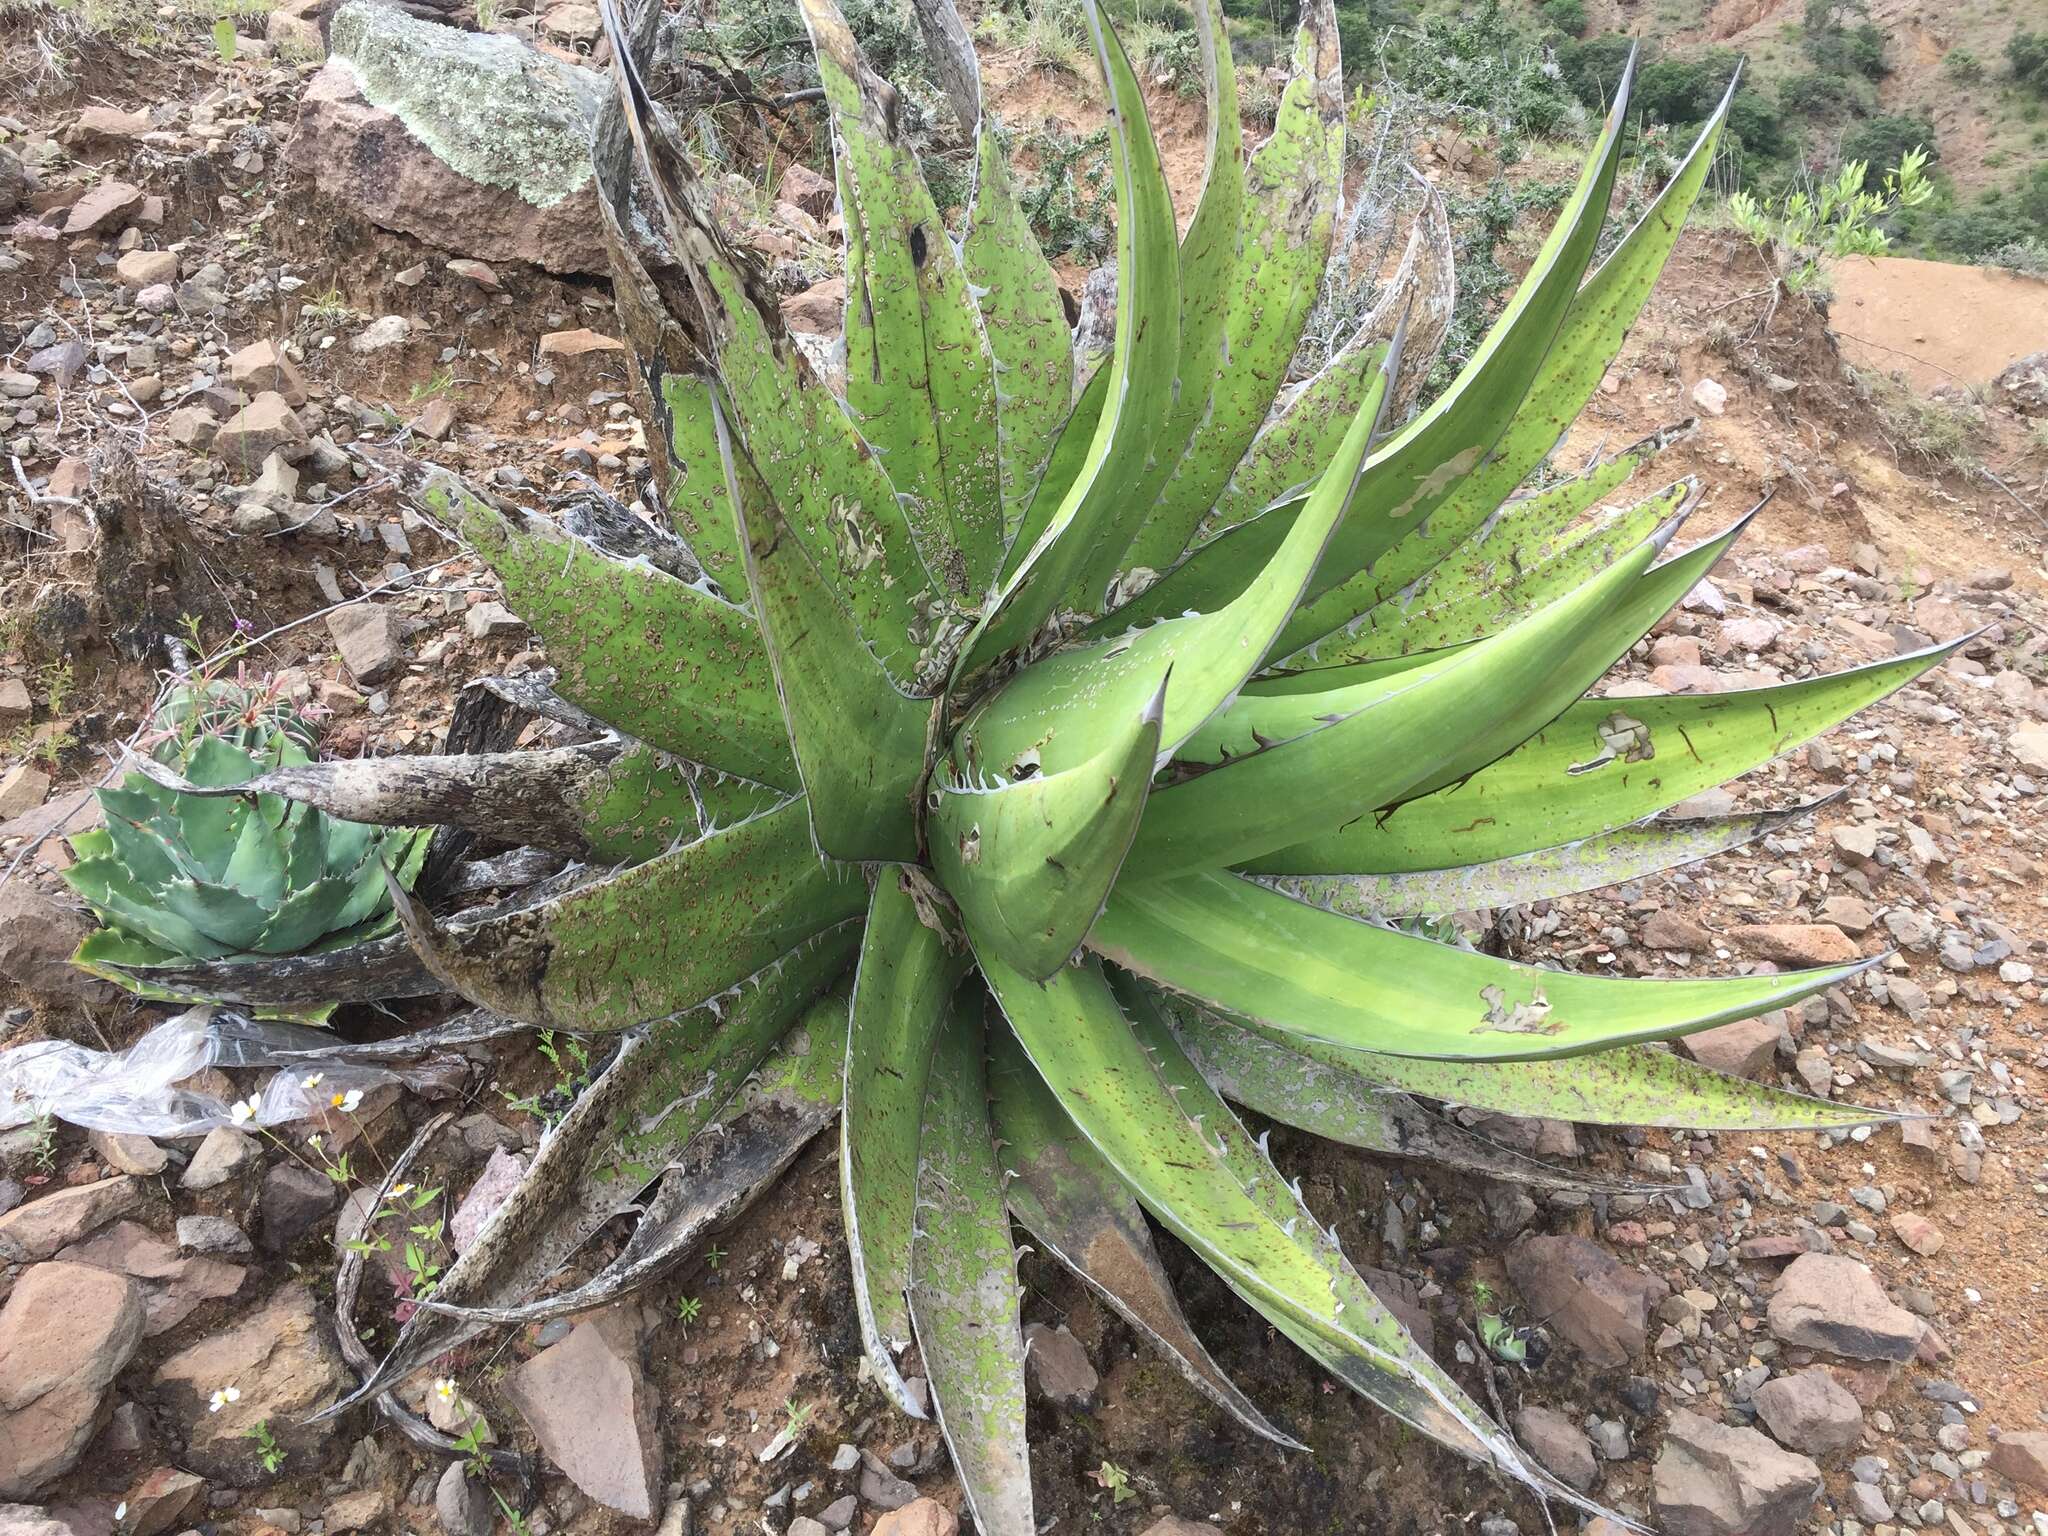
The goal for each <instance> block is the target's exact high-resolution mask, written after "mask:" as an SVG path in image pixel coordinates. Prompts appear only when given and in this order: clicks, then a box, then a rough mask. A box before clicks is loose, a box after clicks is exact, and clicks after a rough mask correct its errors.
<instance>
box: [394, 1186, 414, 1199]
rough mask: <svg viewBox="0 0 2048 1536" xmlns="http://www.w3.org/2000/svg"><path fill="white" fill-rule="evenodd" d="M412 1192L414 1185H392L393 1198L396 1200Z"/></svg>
mask: <svg viewBox="0 0 2048 1536" xmlns="http://www.w3.org/2000/svg"><path fill="white" fill-rule="evenodd" d="M411 1193H412V1186H411V1185H410V1184H394V1185H392V1186H391V1198H392V1199H394V1200H402V1199H404V1198H405V1197H406V1196H407V1195H409V1194H411Z"/></svg>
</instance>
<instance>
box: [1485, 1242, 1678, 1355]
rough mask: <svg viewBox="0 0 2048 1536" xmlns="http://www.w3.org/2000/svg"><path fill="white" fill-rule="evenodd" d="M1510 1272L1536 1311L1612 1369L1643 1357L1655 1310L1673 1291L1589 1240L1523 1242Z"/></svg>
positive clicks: (1514, 1251) (1511, 1258)
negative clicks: (1647, 1332)
mask: <svg viewBox="0 0 2048 1536" xmlns="http://www.w3.org/2000/svg"><path fill="white" fill-rule="evenodd" d="M1507 1268H1508V1278H1509V1279H1511V1280H1513V1281H1514V1283H1515V1288H1516V1289H1517V1290H1519V1291H1520V1292H1521V1293H1522V1299H1523V1300H1524V1301H1525V1302H1527V1303H1528V1306H1529V1310H1530V1312H1531V1313H1532V1314H1534V1315H1535V1316H1537V1317H1541V1318H1546V1319H1548V1321H1549V1324H1550V1326H1551V1327H1552V1328H1554V1329H1556V1330H1557V1332H1558V1333H1559V1334H1560V1335H1562V1336H1563V1337H1564V1338H1566V1339H1568V1340H1569V1341H1570V1342H1571V1343H1572V1344H1574V1345H1576V1346H1577V1347H1578V1349H1579V1352H1580V1353H1581V1354H1583V1355H1584V1356H1585V1357H1586V1360H1587V1362H1588V1363H1589V1364H1591V1365H1594V1366H1598V1367H1600V1368H1602V1369H1606V1370H1612V1369H1615V1368H1616V1367H1619V1366H1623V1365H1626V1364H1627V1363H1628V1362H1629V1361H1630V1360H1631V1359H1633V1358H1636V1357H1638V1356H1640V1355H1641V1354H1642V1353H1643V1350H1644V1348H1645V1345H1646V1343H1647V1340H1646V1337H1645V1332H1646V1329H1647V1327H1648V1324H1649V1319H1650V1309H1651V1308H1652V1307H1654V1306H1655V1305H1656V1304H1657V1303H1658V1302H1660V1301H1662V1300H1663V1299H1664V1297H1665V1296H1666V1295H1667V1294H1669V1289H1670V1288H1669V1287H1668V1286H1666V1285H1665V1284H1664V1282H1663V1281H1661V1280H1659V1279H1657V1278H1656V1277H1654V1276H1652V1275H1645V1274H1642V1273H1640V1272H1639V1271H1636V1270H1632V1269H1628V1268H1626V1267H1624V1266H1623V1265H1621V1264H1620V1263H1618V1262H1617V1261H1616V1260H1615V1259H1614V1257H1613V1256H1612V1255H1610V1254H1609V1253H1608V1252H1607V1250H1606V1249H1604V1248H1602V1247H1601V1246H1600V1245H1599V1244H1598V1243H1595V1242H1593V1241H1592V1240H1591V1239H1589V1238H1583V1237H1572V1236H1556V1237H1526V1238H1523V1239H1522V1240H1521V1241H1520V1242H1518V1243H1516V1244H1515V1245H1514V1247H1512V1248H1510V1249H1509V1250H1508V1254H1507Z"/></svg>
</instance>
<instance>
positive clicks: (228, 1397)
mask: <svg viewBox="0 0 2048 1536" xmlns="http://www.w3.org/2000/svg"><path fill="white" fill-rule="evenodd" d="M241 1400H242V1389H241V1388H240V1387H221V1388H218V1389H217V1390H216V1391H215V1392H214V1394H213V1396H212V1397H211V1398H210V1399H209V1400H208V1401H207V1405H206V1411H207V1412H208V1413H219V1412H220V1411H221V1409H223V1408H225V1407H227V1405H228V1404H229V1403H239V1402H240V1401H241Z"/></svg>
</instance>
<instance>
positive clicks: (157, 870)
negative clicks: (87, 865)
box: [72, 789, 206, 890]
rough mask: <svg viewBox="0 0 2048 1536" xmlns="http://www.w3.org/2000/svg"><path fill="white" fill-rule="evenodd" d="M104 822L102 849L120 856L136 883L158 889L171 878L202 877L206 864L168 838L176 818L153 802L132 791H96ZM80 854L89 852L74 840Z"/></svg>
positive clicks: (173, 828) (101, 829) (172, 834)
mask: <svg viewBox="0 0 2048 1536" xmlns="http://www.w3.org/2000/svg"><path fill="white" fill-rule="evenodd" d="M97 795H98V799H99V802H100V810H101V812H102V813H103V815H104V824H103V826H102V827H101V828H100V829H99V833H100V837H99V840H100V841H101V842H102V843H104V845H105V846H104V850H103V851H104V852H106V853H109V854H112V855H113V856H114V857H116V858H118V859H120V861H121V863H122V865H123V866H124V867H125V868H126V869H127V871H128V874H129V877H130V878H131V879H132V880H133V881H134V882H135V884H136V885H137V886H138V887H141V888H143V889H150V890H153V889H157V888H159V887H162V886H165V885H168V884H169V883H170V882H171V881H173V880H192V879H201V880H203V879H205V878H206V874H205V868H204V866H203V865H202V864H201V863H200V861H199V860H198V859H196V858H194V857H193V856H192V855H191V854H190V853H189V852H188V851H186V850H185V849H184V848H182V847H180V846H179V845H177V844H175V843H173V842H172V841H171V840H170V839H171V837H172V836H174V835H175V834H176V832H177V822H176V821H175V820H174V819H173V818H172V817H170V816H168V815H166V814H165V813H164V812H163V811H162V810H161V808H159V807H158V806H157V805H156V803H155V802H154V801H152V800H150V799H148V798H147V797H146V796H143V795H139V794H135V793H133V792H132V791H125V790H119V789H102V790H99V791H97ZM72 846H73V847H74V848H76V849H77V850H78V852H79V854H80V856H81V857H86V856H89V855H88V854H87V852H86V849H84V848H81V847H79V845H78V844H77V843H75V842H74V843H73V845H72Z"/></svg>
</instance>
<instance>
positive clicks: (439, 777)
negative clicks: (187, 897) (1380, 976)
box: [145, 738, 786, 900]
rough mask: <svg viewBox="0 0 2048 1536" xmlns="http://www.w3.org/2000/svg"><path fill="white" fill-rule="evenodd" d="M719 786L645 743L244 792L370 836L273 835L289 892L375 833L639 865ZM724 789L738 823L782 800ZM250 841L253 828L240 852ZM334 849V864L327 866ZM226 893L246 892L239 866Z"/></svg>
mask: <svg viewBox="0 0 2048 1536" xmlns="http://www.w3.org/2000/svg"><path fill="white" fill-rule="evenodd" d="M145 771H147V772H149V773H151V774H154V775H156V776H157V777H158V778H159V779H160V780H162V781H165V782H168V783H170V784H171V785H172V786H173V787H176V788H181V790H182V791H183V792H186V793H191V794H200V795H207V794H223V793H230V792H231V791H223V790H203V789H197V788H194V787H192V786H190V785H188V784H186V783H185V781H184V780H181V779H177V778H176V776H175V775H173V774H172V773H171V772H170V770H169V769H167V768H163V767H161V766H158V765H156V764H150V765H149V766H148V768H147V769H146V770H145ZM715 777H716V776H715V774H714V773H713V772H712V771H710V770H704V769H699V768H696V767H694V766H693V765H691V764H688V763H685V762H683V761H682V760H680V759H678V758H673V757H670V756H669V755H668V754H667V753H664V752H659V751H657V750H655V749H654V748H652V747H648V746H646V745H644V744H642V743H639V742H635V741H631V740H626V739H619V738H614V739H610V740H605V741H597V742H591V743H587V744H584V745H581V746H573V747H554V748H549V749H544V750H540V751H530V752H472V753H460V754H456V755H453V756H439V757H390V758H358V759H350V760H347V761H340V762H331V763H307V764H304V765H299V766H292V767H285V768H275V769H272V770H270V771H269V772H267V773H262V774H258V775H257V776H256V777H255V778H253V779H251V780H250V781H249V782H248V783H247V784H246V785H241V786H237V789H238V791H239V792H242V793H249V792H252V791H256V792H261V793H262V794H263V795H264V796H265V797H266V798H278V797H282V798H283V799H285V800H289V801H291V802H292V803H293V804H294V805H296V806H299V807H313V808H316V810H315V814H316V816H320V817H335V818H339V819H341V820H343V821H346V822H350V823H354V824H356V825H357V826H358V827H360V828H361V829H362V830H361V832H360V833H356V832H349V833H345V834H338V835H337V836H335V837H334V838H332V839H330V838H329V834H328V833H327V832H326V830H325V829H323V828H322V827H321V825H320V824H319V822H318V821H317V820H316V821H314V822H311V823H308V822H306V821H305V820H303V819H300V820H298V821H295V822H293V823H291V824H290V825H288V826H287V828H286V829H285V836H286V839H287V840H288V842H287V843H279V842H277V838H276V834H270V836H271V837H272V841H273V844H274V845H275V846H276V848H277V849H278V858H279V859H280V860H282V859H284V858H285V857H287V853H288V856H289V859H290V861H291V865H290V867H291V871H292V873H291V874H290V875H288V876H287V874H286V872H285V870H284V869H283V867H282V865H280V867H279V870H278V879H279V881H280V886H279V888H280V889H282V885H283V883H285V882H286V881H288V883H290V884H291V885H293V886H297V885H303V884H305V883H307V882H308V881H310V880H312V879H316V878H318V874H319V871H320V870H321V869H323V868H324V869H327V870H328V871H329V872H330V873H334V874H343V873H353V872H354V870H355V869H356V868H358V867H360V865H361V863H362V859H363V855H364V854H365V853H366V852H367V851H368V850H369V848H370V846H371V843H372V841H373V840H374V832H373V827H375V826H411V825H424V824H428V823H433V824H439V825H444V826H459V827H467V828H469V829H470V830H472V831H476V832H481V833H485V834H487V835H490V836H493V837H495V836H497V835H499V834H500V833H502V832H503V831H504V829H505V828H507V827H516V828H518V831H519V836H520V838H521V839H522V840H523V841H526V842H529V843H532V844H533V845H534V846H536V847H541V848H548V849H552V850H555V851H557V852H560V853H564V854H567V855H568V856H569V857H571V858H577V859H589V860H593V861H596V862H601V863H607V864H617V863H639V862H641V861H643V860H645V859H649V858H652V857H653V856H654V855H655V854H657V853H660V852H662V851H664V850H665V849H668V848H670V847H673V846H674V845H675V844H676V843H678V842H682V841H693V840H694V839H695V837H696V836H699V835H702V833H703V831H704V827H703V814H702V813H703V811H704V809H705V803H704V795H705V794H706V793H707V792H710V791H713V789H714V780H715ZM723 782H724V783H725V784H727V785H730V786H731V789H730V797H731V801H732V806H731V808H732V809H733V810H734V811H735V812H736V813H737V815H740V816H744V815H749V814H753V813H754V812H756V811H759V810H765V809H768V808H770V807H772V806H774V805H775V804H777V803H779V802H780V801H781V800H783V799H784V798H786V797H785V796H784V795H782V794H781V793H780V792H779V791H777V790H773V789H769V788H766V787H765V786H760V785H756V784H753V783H751V782H750V781H746V780H725V781H723ZM302 815H303V813H302ZM259 824H260V823H259ZM252 835H253V834H251V833H250V831H249V830H248V828H247V827H245V828H244V829H243V834H242V840H243V843H244V844H247V843H248V842H249V841H250V838H251V837H252ZM329 841H332V844H333V848H332V851H333V854H334V855H335V858H334V862H333V863H332V864H330V863H328V862H327V859H326V849H327V844H328V842H329ZM240 856H241V855H240V853H239V851H238V853H237V857H240ZM344 859H348V860H349V861H350V862H347V863H344V862H343V860H344ZM229 883H230V884H237V883H238V882H237V881H235V880H234V878H233V866H232V865H231V866H230V875H229ZM269 899H271V900H275V897H274V896H273V897H271V898H269Z"/></svg>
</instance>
